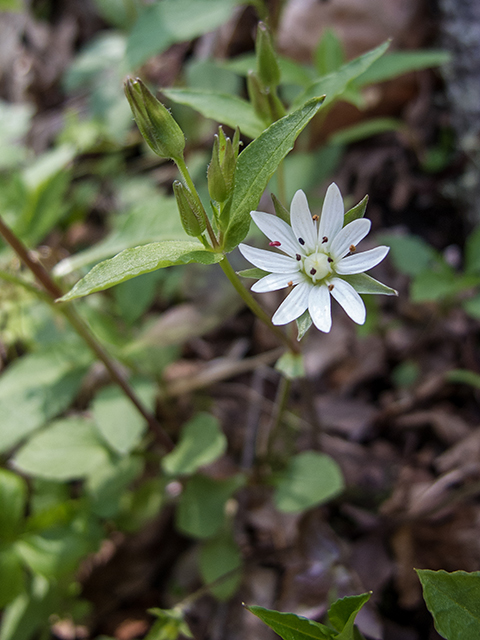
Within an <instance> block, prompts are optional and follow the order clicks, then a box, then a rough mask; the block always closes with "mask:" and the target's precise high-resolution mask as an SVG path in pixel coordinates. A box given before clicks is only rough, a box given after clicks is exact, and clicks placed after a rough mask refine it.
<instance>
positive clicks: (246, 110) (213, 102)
mask: <svg viewBox="0 0 480 640" xmlns="http://www.w3.org/2000/svg"><path fill="white" fill-rule="evenodd" d="M162 93H163V94H164V95H166V96H167V98H169V99H170V100H172V101H173V102H176V103H179V104H185V105H187V106H189V107H191V108H192V109H195V111H198V112H199V113H201V114H202V116H204V117H205V118H210V119H212V120H216V121H217V122H220V123H221V124H226V125H228V126H229V127H232V129H235V127H237V126H238V127H240V131H241V132H242V133H243V134H244V135H246V136H248V137H249V138H256V137H257V136H259V135H260V134H261V133H262V132H263V131H264V129H265V128H266V127H267V126H268V123H265V122H264V121H263V120H262V119H261V118H260V117H259V116H258V115H257V114H256V113H255V110H254V108H253V106H252V105H251V104H250V102H247V101H246V100H242V98H237V97H236V96H232V95H228V94H225V93H219V92H217V91H204V90H200V89H162Z"/></svg>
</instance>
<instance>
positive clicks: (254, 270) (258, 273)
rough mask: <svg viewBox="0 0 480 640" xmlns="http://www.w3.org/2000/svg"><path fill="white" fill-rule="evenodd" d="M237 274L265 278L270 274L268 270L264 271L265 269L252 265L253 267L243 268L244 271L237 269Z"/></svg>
mask: <svg viewBox="0 0 480 640" xmlns="http://www.w3.org/2000/svg"><path fill="white" fill-rule="evenodd" d="M237 275H238V276H241V277H242V278H255V279H259V278H263V277H264V276H268V271H263V269H259V268H258V267H252V268H251V269H243V270H242V271H237Z"/></svg>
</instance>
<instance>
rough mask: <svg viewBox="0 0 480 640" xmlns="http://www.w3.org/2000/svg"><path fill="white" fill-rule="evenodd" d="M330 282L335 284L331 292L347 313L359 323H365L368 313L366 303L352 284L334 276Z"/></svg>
mask: <svg viewBox="0 0 480 640" xmlns="http://www.w3.org/2000/svg"><path fill="white" fill-rule="evenodd" d="M329 283H330V284H333V289H332V290H331V291H330V293H331V294H332V296H333V297H334V298H335V300H336V301H337V302H338V303H339V304H341V305H342V307H343V308H344V309H345V312H346V313H347V315H349V316H350V318H351V319H352V320H353V321H354V322H356V323H357V324H363V323H364V322H365V317H366V315H367V312H366V309H365V304H364V302H363V300H362V299H361V297H360V296H359V295H358V293H357V292H356V291H355V289H354V288H353V287H352V285H351V284H349V283H348V282H345V280H341V279H340V278H332V279H331V280H330V281H329Z"/></svg>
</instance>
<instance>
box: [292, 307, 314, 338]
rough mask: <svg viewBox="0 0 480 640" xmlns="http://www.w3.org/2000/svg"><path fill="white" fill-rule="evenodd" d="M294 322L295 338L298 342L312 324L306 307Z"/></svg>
mask: <svg viewBox="0 0 480 640" xmlns="http://www.w3.org/2000/svg"><path fill="white" fill-rule="evenodd" d="M296 323H297V340H298V342H300V340H301V339H302V338H303V336H304V335H305V334H306V333H307V331H308V330H309V329H310V327H311V326H312V324H313V321H312V316H311V315H310V312H309V310H308V309H307V310H306V311H304V312H303V313H302V315H301V316H300V317H299V318H297V320H296Z"/></svg>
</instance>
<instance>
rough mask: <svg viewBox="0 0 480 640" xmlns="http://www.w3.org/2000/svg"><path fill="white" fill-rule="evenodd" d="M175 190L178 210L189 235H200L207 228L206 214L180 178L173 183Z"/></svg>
mask: <svg viewBox="0 0 480 640" xmlns="http://www.w3.org/2000/svg"><path fill="white" fill-rule="evenodd" d="M173 192H174V194H175V198H176V200H177V206H178V211H179V213H180V220H181V221H182V225H183V228H184V229H185V231H186V233H188V235H189V236H195V237H198V236H200V235H202V233H203V232H204V231H205V228H206V222H205V217H204V216H205V214H204V212H203V211H199V210H198V205H196V203H195V200H194V198H193V197H192V194H191V193H190V191H189V190H188V189H187V188H186V187H185V186H184V185H183V184H182V183H181V182H179V181H178V180H175V182H174V183H173Z"/></svg>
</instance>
